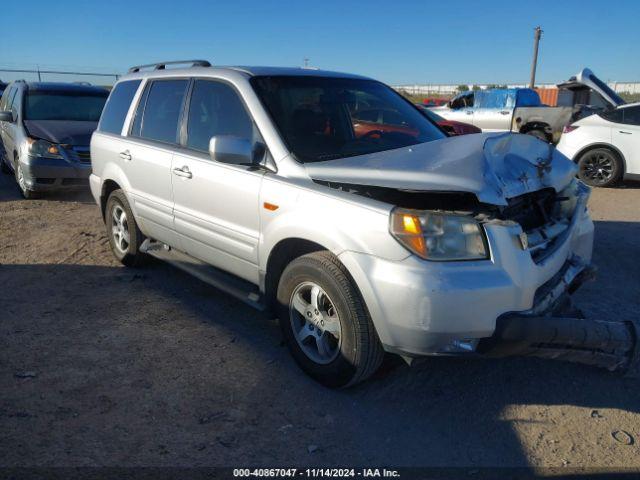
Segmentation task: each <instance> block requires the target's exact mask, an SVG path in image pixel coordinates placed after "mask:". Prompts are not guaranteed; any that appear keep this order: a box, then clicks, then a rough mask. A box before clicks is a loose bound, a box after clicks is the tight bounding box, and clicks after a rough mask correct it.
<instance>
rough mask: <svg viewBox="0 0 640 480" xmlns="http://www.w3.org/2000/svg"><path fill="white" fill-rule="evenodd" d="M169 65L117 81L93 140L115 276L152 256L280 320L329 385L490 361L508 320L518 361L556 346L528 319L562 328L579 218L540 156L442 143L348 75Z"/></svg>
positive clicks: (503, 145)
mask: <svg viewBox="0 0 640 480" xmlns="http://www.w3.org/2000/svg"><path fill="white" fill-rule="evenodd" d="M169 63H173V62H168V63H162V64H155V65H149V66H140V67H134V68H132V69H131V70H130V72H129V73H128V74H127V75H126V76H124V77H122V78H121V79H120V80H119V81H118V83H117V84H116V85H115V87H114V89H113V90H112V92H111V95H110V97H109V99H108V101H107V104H106V107H105V110H104V112H103V114H102V117H101V120H100V123H99V126H98V129H97V131H96V132H95V133H94V134H93V137H92V140H91V159H92V166H93V173H92V175H91V177H90V185H91V190H92V193H93V196H94V197H95V200H96V202H97V203H98V204H99V205H100V208H101V210H102V214H103V217H104V220H105V224H106V229H107V234H108V236H109V240H110V244H111V249H112V250H113V253H114V255H115V256H116V257H117V258H118V259H119V260H120V261H121V262H122V263H123V264H125V265H127V266H137V265H139V264H140V263H141V262H142V261H143V260H144V259H145V258H147V257H148V256H154V257H157V258H160V259H162V260H165V261H168V262H170V263H172V264H173V265H175V266H177V267H179V268H182V269H184V270H187V271H189V272H191V273H192V274H194V275H196V276H197V277H198V278H200V279H202V280H205V281H207V282H209V283H211V284H213V285H215V286H216V287H217V288H219V289H221V290H222V291H224V292H226V293H228V294H230V295H233V296H235V297H238V298H240V299H241V300H242V301H244V302H246V303H248V304H250V305H252V306H255V307H257V308H261V309H266V310H268V311H271V312H274V313H276V314H277V316H278V317H279V320H280V324H281V327H282V331H283V334H284V337H285V339H286V341H287V343H288V346H289V348H290V350H291V353H292V355H293V357H294V358H295V360H296V361H297V362H298V364H299V365H300V366H301V367H302V368H303V369H304V370H305V371H306V372H307V373H308V374H310V375H311V376H312V377H314V378H315V379H316V380H318V381H320V382H321V383H323V384H325V385H328V386H332V387H343V386H348V385H353V384H355V383H357V382H359V381H362V380H364V379H365V378H367V377H368V376H370V375H371V374H372V373H373V372H375V370H376V369H377V367H378V366H379V365H380V362H381V361H382V358H383V354H384V353H385V352H391V353H395V354H398V355H401V356H402V357H403V358H405V359H407V360H408V361H410V360H411V359H413V358H415V357H419V356H425V355H491V354H494V355H500V352H502V351H505V350H504V348H503V347H504V345H506V344H510V343H509V342H511V344H513V340H514V339H513V335H514V333H513V332H514V328H515V329H516V330H517V327H522V325H525V326H528V327H532V326H533V328H524V329H522V328H520V330H518V331H519V332H525V333H521V334H520V335H519V336H518V335H516V336H517V337H518V338H516V340H517V341H518V342H519V344H520V345H525V346H526V347H527V348H529V350H528V351H530V350H531V348H530V347H531V345H533V344H536V345H537V344H544V345H547V344H549V345H551V346H552V347H553V348H556V349H557V348H563V347H564V346H566V343H567V342H564V343H563V344H562V345H555V346H554V345H552V344H553V341H552V340H549V341H548V342H546V343H545V342H542V340H541V337H543V336H544V332H541V331H539V329H537V328H536V325H538V324H544V322H547V323H548V322H549V321H551V322H553V326H554V328H556V329H561V330H562V329H563V328H564V329H565V330H570V329H571V328H572V327H571V325H572V324H573V323H575V322H572V320H575V319H574V318H573V317H576V316H577V314H575V309H574V308H573V307H572V309H571V310H570V311H569V313H567V312H568V310H567V304H568V296H569V293H570V292H572V291H573V290H575V288H577V286H579V285H580V283H582V282H583V281H584V280H585V279H587V278H588V277H589V276H590V275H591V273H592V268H591V267H590V266H589V263H590V261H591V252H592V245H593V223H592V221H591V219H590V218H589V213H588V210H587V208H586V204H587V199H588V196H589V189H588V188H586V187H585V186H584V185H583V184H581V183H580V182H579V181H577V180H576V179H575V173H576V168H575V165H574V164H573V163H572V162H571V161H569V160H568V159H567V158H565V157H564V156H563V155H561V154H560V153H558V152H557V151H556V150H555V149H554V148H553V147H552V146H550V145H548V144H546V143H544V142H541V141H540V140H538V139H536V138H533V137H530V136H525V135H519V134H509V133H505V134H474V135H467V136H461V137H451V138H449V137H447V136H446V134H445V133H444V132H443V131H442V130H441V129H440V128H439V127H438V126H437V125H436V124H434V123H433V122H432V121H430V120H429V119H428V118H427V117H425V116H424V115H423V114H422V113H421V112H420V111H419V110H418V109H416V108H415V107H414V106H413V105H412V104H411V103H410V102H408V101H407V100H405V99H404V98H403V97H401V96H400V95H399V94H397V93H396V92H395V91H394V90H392V89H391V88H389V87H387V86H385V85H384V84H382V83H380V82H377V81H375V80H372V79H369V78H365V77H360V76H356V75H347V74H341V73H334V72H325V71H319V70H308V69H295V68H292V69H288V68H263V67H255V68H254V67H225V68H222V67H220V68H217V67H215V68H214V67H211V66H210V65H209V63H208V62H205V61H193V62H192V63H193V64H192V65H191V66H189V67H188V68H176V67H175V66H174V68H166V67H167V65H169ZM378 112H386V113H385V114H384V115H379V114H378ZM567 317H569V318H567ZM545 319H546V320H545ZM583 321H584V322H585V323H584V325H589V323H588V321H587V320H583ZM540 322H541V323H540ZM565 327H566V328H565ZM565 333H566V332H565ZM569 343H571V342H569ZM583 347H585V348H589V345H583ZM540 348H542V350H544V346H543V347H540ZM501 349H502V350H501ZM507 350H508V351H509V354H513V353H514V352H515V353H522V352H523V351H524V347H523V348H520V349H518V348H516V349H515V350H514V349H513V348H511V349H507ZM609 366H611V365H609Z"/></svg>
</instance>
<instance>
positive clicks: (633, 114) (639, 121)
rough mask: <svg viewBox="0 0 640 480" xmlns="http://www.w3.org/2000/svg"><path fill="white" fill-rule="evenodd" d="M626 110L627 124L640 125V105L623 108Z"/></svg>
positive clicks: (625, 120)
mask: <svg viewBox="0 0 640 480" xmlns="http://www.w3.org/2000/svg"><path fill="white" fill-rule="evenodd" d="M621 110H622V111H623V112H624V123H626V124H627V125H640V105H638V106H637V107H627V108H622V109H621Z"/></svg>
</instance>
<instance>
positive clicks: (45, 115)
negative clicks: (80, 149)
mask: <svg viewBox="0 0 640 480" xmlns="http://www.w3.org/2000/svg"><path fill="white" fill-rule="evenodd" d="M108 95H109V93H108V92H106V91H105V92H100V93H97V92H96V93H94V92H75V91H63V90H61V91H55V90H42V91H38V90H35V91H28V92H27V95H26V97H25V102H24V119H25V120H66V121H78V122H97V121H98V120H100V114H101V113H102V109H103V108H104V104H105V102H106V101H107V97H108Z"/></svg>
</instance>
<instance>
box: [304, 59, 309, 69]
mask: <svg viewBox="0 0 640 480" xmlns="http://www.w3.org/2000/svg"><path fill="white" fill-rule="evenodd" d="M304 68H309V59H308V58H306V57H305V58H304Z"/></svg>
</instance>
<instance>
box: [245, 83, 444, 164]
mask: <svg viewBox="0 0 640 480" xmlns="http://www.w3.org/2000/svg"><path fill="white" fill-rule="evenodd" d="M251 84H252V86H253V88H254V90H255V91H256V93H257V94H258V96H259V97H260V100H261V101H262V103H263V105H264V106H265V108H266V109H267V111H268V112H269V113H270V115H271V117H272V119H273V121H274V123H275V124H276V126H277V128H278V130H279V132H280V134H281V135H282V138H283V140H284V141H285V143H286V144H287V146H288V147H289V149H290V150H291V152H292V153H293V154H294V155H295V157H296V158H297V159H298V160H299V161H301V162H321V161H324V160H333V159H338V158H345V157H352V156H356V155H365V154H369V153H375V152H381V151H385V150H392V149H396V148H401V147H406V146H409V145H415V144H418V143H424V142H430V141H432V140H437V139H441V138H445V134H444V133H443V132H442V131H441V130H440V129H439V128H438V127H437V126H435V125H434V124H433V123H432V122H431V121H429V120H428V119H427V118H426V117H425V116H423V115H422V114H421V113H420V112H419V111H418V110H417V109H416V108H415V107H414V106H413V105H411V104H410V103H409V102H407V101H406V100H404V99H403V98H402V97H401V96H400V95H399V94H398V93H396V92H395V91H393V90H392V89H391V88H389V87H387V86H385V85H383V84H381V83H379V82H376V81H373V80H366V79H350V78H331V77H313V76H269V77H254V78H252V79H251ZM371 111H376V112H383V113H382V115H378V114H372V113H371ZM363 117H364V118H365V119H374V118H375V119H376V120H374V121H371V120H368V121H367V120H364V119H363ZM387 119H388V120H387ZM389 120H391V121H392V122H393V123H391V122H390V121H389Z"/></svg>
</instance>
